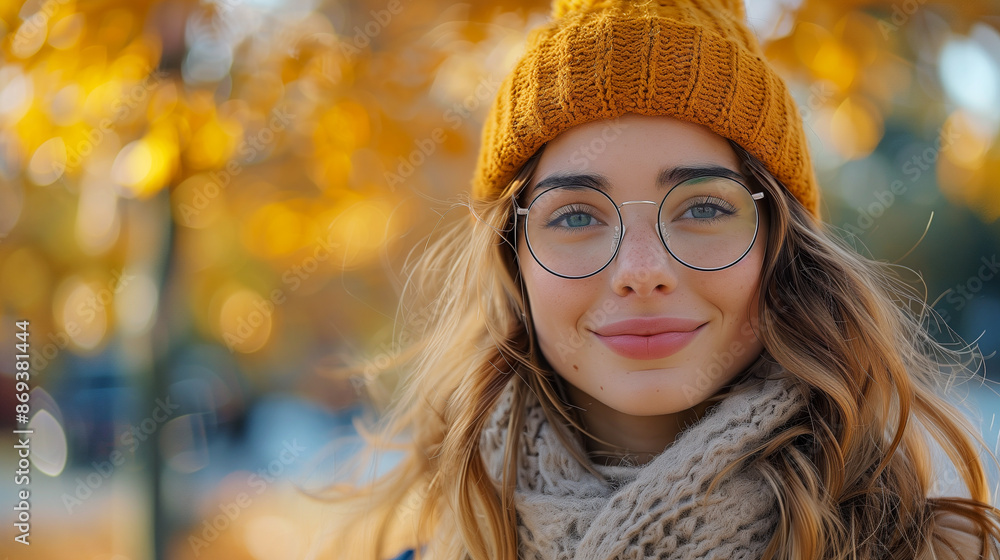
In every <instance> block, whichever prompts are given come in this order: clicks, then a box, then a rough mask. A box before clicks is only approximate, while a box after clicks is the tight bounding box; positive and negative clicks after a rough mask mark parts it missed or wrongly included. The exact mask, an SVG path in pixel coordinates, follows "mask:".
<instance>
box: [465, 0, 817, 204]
mask: <svg viewBox="0 0 1000 560" xmlns="http://www.w3.org/2000/svg"><path fill="white" fill-rule="evenodd" d="M745 20H746V15H745V13H744V10H743V4H742V0H659V1H652V0H645V1H644V0H632V1H630V0H554V2H553V4H552V21H551V22H549V23H548V24H546V25H545V26H543V27H541V28H539V29H536V30H534V31H532V32H531V34H530V35H529V37H528V44H527V49H526V52H525V53H524V55H523V56H522V57H521V59H520V60H519V61H518V63H517V64H516V66H515V67H514V70H513V71H512V72H511V74H510V75H508V76H507V77H506V78H505V79H504V81H503V83H502V84H501V86H500V91H499V93H498V95H497V97H496V99H495V100H494V102H493V105H492V106H491V107H490V111H489V114H488V116H487V119H486V122H485V124H484V126H483V136H482V146H481V149H480V153H479V159H478V161H477V164H476V170H475V176H474V178H473V196H474V197H476V198H478V199H486V200H492V199H495V198H497V197H499V196H500V194H501V193H502V191H503V190H504V188H505V187H506V186H507V185H508V183H509V182H510V181H511V179H513V178H514V175H515V174H516V173H517V171H518V169H520V167H521V166H522V165H523V164H524V163H525V162H526V161H527V160H528V159H529V158H530V157H531V155H532V154H534V153H535V151H536V150H538V148H539V147H541V146H542V145H543V144H544V143H545V142H547V141H549V140H551V139H553V138H555V137H556V136H557V135H558V134H560V133H561V132H563V131H565V130H567V129H569V128H571V127H573V126H575V125H578V124H583V123H586V122H589V121H595V120H601V119H613V118H616V117H618V116H621V115H623V114H626V113H637V114H641V115H668V116H671V117H674V118H677V119H681V120H685V121H690V122H694V123H698V124H702V125H705V126H707V127H708V128H709V129H710V130H712V131H713V132H715V133H716V134H718V135H720V136H722V137H724V138H728V139H730V140H733V141H735V142H736V143H737V144H739V145H740V146H742V147H743V148H744V149H746V150H747V151H748V152H750V153H751V154H753V155H754V156H755V157H757V158H758V159H759V160H761V161H762V162H763V163H764V165H765V166H766V167H767V169H768V171H770V172H771V173H772V174H773V175H774V176H775V177H777V178H778V180H780V181H781V182H782V183H783V184H784V185H785V187H786V188H787V189H788V191H789V192H790V193H791V194H792V195H793V196H794V197H795V198H797V199H798V200H799V201H800V202H801V203H802V204H803V205H804V206H805V207H806V208H807V209H808V210H809V211H810V212H811V213H812V214H813V215H814V216H818V214H819V188H818V187H817V183H816V176H815V172H814V171H813V168H812V163H811V160H810V157H809V152H808V149H807V146H806V139H805V136H804V134H803V132H802V118H801V117H800V116H799V112H798V109H797V108H796V106H795V102H794V101H793V100H792V98H791V95H790V94H789V92H788V88H787V87H786V86H785V83H784V81H783V80H782V79H781V78H780V77H779V76H778V74H777V73H776V72H775V71H774V69H773V68H772V67H771V66H770V65H769V64H768V63H767V61H765V60H764V57H763V52H762V50H761V48H760V45H759V44H758V43H757V40H756V38H755V37H754V35H753V33H752V32H751V31H750V30H749V29H748V28H747V25H746V23H745Z"/></svg>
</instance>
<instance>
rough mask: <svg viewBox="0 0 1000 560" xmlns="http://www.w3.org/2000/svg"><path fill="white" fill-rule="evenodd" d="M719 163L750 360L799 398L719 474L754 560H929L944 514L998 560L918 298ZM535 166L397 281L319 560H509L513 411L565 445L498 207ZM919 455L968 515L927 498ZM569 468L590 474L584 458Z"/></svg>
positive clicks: (560, 397)
mask: <svg viewBox="0 0 1000 560" xmlns="http://www.w3.org/2000/svg"><path fill="white" fill-rule="evenodd" d="M733 147H734V149H735V150H736V152H737V154H738V155H739V157H740V159H741V160H742V162H743V166H744V171H745V172H746V173H747V174H748V175H749V176H750V177H751V179H752V180H753V182H754V183H756V186H757V187H758V189H763V190H765V191H767V193H768V196H767V197H766V200H767V201H768V207H767V212H768V216H769V220H770V224H771V226H770V227H769V233H768V239H767V247H766V251H765V260H764V266H763V268H762V271H761V286H762V289H761V290H760V296H759V297H760V301H759V329H758V332H757V333H756V334H757V337H758V339H760V341H761V342H762V343H763V345H764V347H765V351H764V354H763V355H762V357H761V360H762V359H765V357H766V358H767V359H769V360H773V361H776V362H778V363H779V364H780V365H781V366H782V367H783V369H784V370H786V371H787V372H788V373H789V374H790V375H791V376H792V377H793V378H794V379H795V380H796V381H797V382H798V383H801V384H802V386H803V388H804V389H805V390H806V392H807V394H809V395H810V399H809V404H808V406H807V410H806V413H804V414H802V415H801V417H799V418H798V421H797V422H795V423H794V425H792V426H790V427H788V428H787V429H786V430H784V431H783V432H782V433H780V434H778V435H777V436H776V437H774V438H773V439H772V440H771V441H769V442H767V443H766V444H765V445H763V446H762V447H761V448H759V449H755V450H752V452H751V453H748V454H747V455H746V456H745V457H743V458H741V460H739V461H737V462H736V463H734V464H733V465H731V466H730V468H732V469H735V468H755V469H759V470H760V472H761V473H763V474H764V476H765V477H766V478H767V480H768V481H769V483H770V485H771V487H772V488H773V491H774V493H775V495H776V497H777V501H778V504H779V510H780V522H779V525H778V528H777V530H776V532H775V534H774V537H773V539H772V541H771V542H770V544H769V546H768V548H767V552H766V554H765V558H773V559H780V560H791V559H793V558H796V559H828V558H830V559H834V558H835V559H840V558H845V559H846V558H850V559H869V558H900V559H902V558H914V557H917V556H918V555H926V557H934V555H933V553H932V552H930V551H932V550H941V543H940V542H935V539H940V538H941V537H940V532H939V531H937V530H936V528H937V520H938V518H939V516H941V515H944V514H951V515H953V516H954V515H957V516H959V517H961V518H962V519H964V520H966V521H968V522H969V523H971V524H972V526H974V527H975V528H976V530H977V531H979V532H980V536H981V537H984V538H982V539H981V543H982V550H981V552H982V554H983V555H985V556H986V557H988V558H995V559H998V560H1000V550H998V548H997V542H998V539H1000V510H997V509H996V508H994V507H991V506H990V505H989V500H990V496H989V488H988V485H987V477H986V474H985V469H984V465H983V462H982V460H981V459H980V453H979V452H980V451H981V450H984V449H986V448H985V445H984V444H983V442H982V440H981V439H980V438H979V435H978V433H977V432H976V431H975V430H974V429H972V428H971V426H970V425H969V424H968V421H967V420H966V419H965V417H964V416H963V415H962V414H961V413H960V412H959V411H958V410H957V409H956V408H955V407H954V406H952V405H951V404H949V402H948V401H947V400H946V399H945V398H944V397H943V396H942V395H941V389H942V388H943V387H944V385H945V384H947V383H950V382H951V381H953V380H955V379H956V378H962V377H970V376H975V374H976V367H975V366H976V364H977V363H979V362H981V356H980V355H979V354H978V350H977V349H976V348H974V347H967V346H965V347H959V348H952V347H949V346H946V345H943V344H940V343H938V342H936V341H935V339H934V338H933V337H932V336H931V334H930V333H929V332H928V327H929V326H930V321H931V320H932V317H933V316H934V312H933V310H931V309H930V307H929V306H927V305H926V304H925V301H926V297H924V298H920V297H917V296H918V294H917V292H916V291H915V290H914V289H913V288H912V287H910V286H908V285H907V284H905V283H904V282H903V281H901V280H900V279H899V277H898V273H897V272H896V270H895V268H894V267H893V266H891V265H887V264H885V263H882V262H877V261H874V260H872V259H869V258H866V257H863V256H861V255H859V254H858V253H857V252H856V251H854V250H852V249H851V248H850V247H848V246H847V245H846V244H845V243H844V242H843V241H841V240H840V239H839V237H837V235H836V234H835V233H833V232H831V231H830V230H829V229H827V226H825V225H824V224H821V223H820V222H818V221H816V220H815V219H814V218H813V217H812V216H811V215H809V213H808V212H807V211H806V210H805V209H804V208H803V207H802V206H801V205H800V204H799V203H798V201H796V200H795V199H794V198H793V197H791V196H790V195H789V194H788V193H787V191H786V190H785V189H784V188H783V187H782V186H781V185H780V184H779V183H778V181H777V180H776V179H775V178H774V177H773V176H772V175H771V174H770V173H768V172H767V171H766V169H764V166H763V164H761V163H760V161H758V160H756V159H755V158H754V157H753V156H751V155H749V154H748V153H747V152H746V151H745V150H743V149H742V148H741V147H739V146H738V145H736V144H733ZM543 149H544V147H543ZM540 154H541V150H539V152H538V153H536V154H535V155H534V157H533V158H532V159H531V160H529V161H528V163H526V164H525V165H524V167H523V168H522V169H521V171H520V172H519V173H518V175H517V177H516V178H515V179H514V180H513V181H512V182H511V183H510V184H509V185H508V186H507V188H506V189H505V190H504V191H503V192H502V193H500V194H499V195H498V196H497V197H496V198H494V199H490V200H472V201H469V202H468V203H466V206H467V207H468V208H469V210H470V211H471V215H472V217H471V218H470V220H467V221H466V220H462V221H459V222H456V223H453V224H451V225H449V226H447V228H445V230H444V231H443V232H442V233H440V234H439V236H438V237H436V238H435V239H434V240H433V241H432V242H431V243H430V244H429V245H428V246H427V247H426V249H425V250H423V251H422V252H421V253H420V254H419V255H418V256H417V258H416V259H415V260H413V261H411V262H409V263H408V264H407V267H406V271H407V276H406V278H407V282H406V284H405V287H404V291H403V297H402V299H401V304H400V315H399V317H400V322H401V324H402V325H403V329H402V330H401V331H400V334H399V337H400V340H402V341H406V342H407V344H405V347H403V348H401V351H400V352H398V353H397V354H396V355H395V356H394V357H393V358H394V359H393V360H392V363H391V364H388V367H385V368H382V369H379V370H377V371H372V370H371V368H369V370H368V371H366V375H365V382H366V383H365V384H366V386H367V387H369V388H370V389H371V390H372V394H374V395H381V394H383V393H382V392H379V391H377V390H376V389H381V390H384V389H385V387H386V384H385V382H384V380H385V379H398V382H396V383H395V384H394V388H393V389H392V390H391V392H390V393H389V397H388V399H387V400H384V401H380V402H383V403H384V404H387V409H386V411H385V414H384V415H383V416H382V418H381V419H380V421H379V422H378V424H377V425H376V426H375V427H374V429H373V430H370V431H369V430H364V434H365V437H366V439H367V440H368V447H367V449H366V452H364V453H361V454H359V455H358V456H356V457H355V460H354V463H353V467H354V470H353V471H351V474H352V477H351V478H349V479H347V480H346V481H345V482H342V483H339V484H336V485H334V486H333V487H332V488H330V489H329V490H330V491H329V492H328V493H327V494H326V497H328V498H329V499H331V500H332V505H331V507H332V508H334V518H335V519H336V523H337V526H336V527H335V530H334V535H333V538H334V542H335V543H336V547H335V548H336V551H335V553H341V554H343V557H344V558H352V559H354V558H364V559H369V558H370V559H381V558H387V557H390V556H391V555H393V554H395V553H398V552H399V551H400V549H401V548H404V547H414V548H417V549H418V554H419V551H420V550H421V549H422V548H423V547H426V549H427V550H428V551H429V552H430V553H431V556H432V557H434V558H440V559H455V560H458V559H463V558H473V559H476V560H486V559H504V560H514V559H515V558H517V532H516V519H515V512H514V507H513V495H514V493H513V491H514V488H513V482H514V480H516V476H515V468H516V464H517V457H516V453H517V451H516V450H517V448H518V446H517V445H515V442H514V441H513V438H514V437H515V436H516V434H519V433H520V425H519V418H520V416H521V412H522V411H523V409H524V405H525V397H526V396H527V395H528V393H529V392H531V393H534V394H535V395H537V397H538V399H539V401H540V402H541V403H542V406H543V410H544V411H545V414H546V416H547V417H548V418H549V421H550V422H552V423H553V425H555V426H560V427H562V426H565V427H566V428H565V429H564V430H563V434H562V437H563V438H571V437H580V436H581V434H583V433H584V431H583V428H582V427H581V425H580V422H579V419H578V418H577V417H576V416H575V414H573V413H570V412H569V411H568V410H567V407H566V406H565V405H564V404H563V403H564V402H566V401H565V399H564V394H565V393H564V390H563V386H562V383H561V381H560V379H559V377H558V376H557V375H556V374H554V373H553V372H552V371H549V369H548V368H546V367H545V366H544V364H545V362H544V358H543V357H542V356H541V354H540V351H539V350H538V345H537V343H536V340H535V336H534V332H533V329H532V320H531V314H530V309H529V308H528V306H527V305H526V301H525V296H524V291H523V289H522V286H521V284H520V280H519V278H520V277H519V273H518V263H517V255H516V251H515V250H514V247H516V244H515V235H517V234H518V232H516V231H515V230H514V227H513V224H514V222H513V215H512V204H511V200H512V199H513V198H514V197H516V196H518V193H520V191H521V190H522V187H524V185H526V184H527V183H528V182H529V181H530V179H531V176H532V174H533V172H534V169H535V167H536V165H537V160H538V157H539V156H540ZM948 332H950V330H949V331H948ZM751 369H754V367H753V366H751ZM509 384H513V387H512V389H513V391H514V395H515V398H514V405H513V406H514V408H513V413H512V414H511V425H510V426H508V431H507V433H508V441H507V442H506V446H505V457H504V466H503V473H504V475H503V477H502V480H500V481H494V480H492V479H491V477H490V476H489V474H488V472H487V469H486V466H485V465H484V463H483V460H482V458H481V456H480V453H479V441H480V439H479V438H480V433H481V432H482V429H483V427H484V425H485V423H486V421H487V418H488V417H489V415H490V412H491V411H492V409H493V408H494V406H495V404H496V403H497V400H498V398H499V396H500V395H501V393H502V392H503V391H504V389H505V388H506V387H507V386H508V385H509ZM928 435H929V436H930V439H928V438H927V436H928ZM932 444H933V445H937V446H939V447H940V448H941V449H942V450H943V451H944V454H945V455H946V456H947V457H948V459H949V460H950V463H952V466H953V467H954V468H955V469H956V472H957V474H958V476H959V479H960V481H961V482H962V483H963V484H964V486H965V488H966V489H967V490H968V493H969V496H970V497H969V498H958V497H947V498H945V497H928V494H929V492H930V491H931V490H932V486H933V484H934V481H933V480H932V478H933V477H934V471H933V469H932V466H931V449H932V447H931V446H932ZM567 449H571V450H572V449H575V447H574V446H569V445H567ZM388 450H395V451H397V452H399V453H400V454H401V458H400V459H399V461H398V463H397V464H396V465H395V466H394V467H393V468H391V469H390V470H389V471H388V472H387V473H385V474H383V475H379V476H373V475H371V473H370V465H371V463H372V460H373V459H374V460H376V461H377V460H378V458H379V457H380V454H382V453H384V452H385V451H388ZM577 460H579V461H580V462H581V464H583V465H584V466H585V467H587V468H590V464H589V462H588V460H587V458H586V457H582V456H577ZM591 471H592V472H593V469H591ZM720 476H721V474H720ZM948 544H949V543H944V546H945V547H947V546H948Z"/></svg>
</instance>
